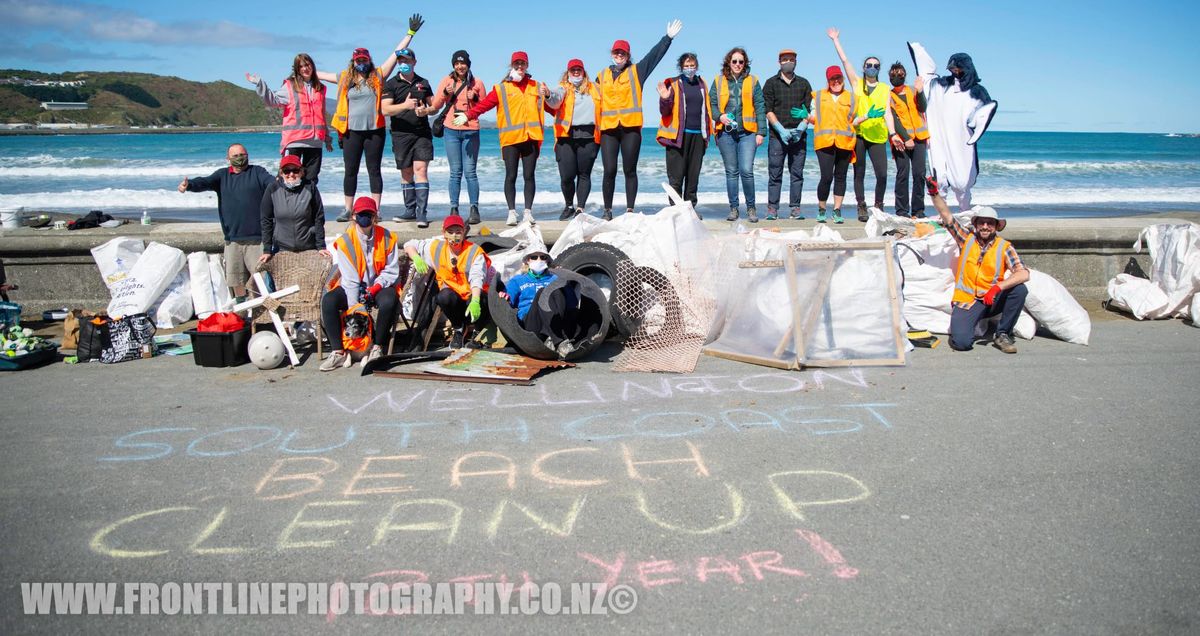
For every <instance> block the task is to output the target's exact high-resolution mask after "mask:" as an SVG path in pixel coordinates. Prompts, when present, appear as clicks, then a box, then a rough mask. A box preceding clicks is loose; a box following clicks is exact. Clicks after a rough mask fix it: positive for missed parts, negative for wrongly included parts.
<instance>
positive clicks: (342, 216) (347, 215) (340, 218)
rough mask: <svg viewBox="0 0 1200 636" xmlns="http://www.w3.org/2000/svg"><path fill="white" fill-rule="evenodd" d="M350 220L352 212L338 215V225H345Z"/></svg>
mask: <svg viewBox="0 0 1200 636" xmlns="http://www.w3.org/2000/svg"><path fill="white" fill-rule="evenodd" d="M349 220H350V210H343V211H342V213H341V214H339V215H337V222H338V223H345V222H346V221H349Z"/></svg>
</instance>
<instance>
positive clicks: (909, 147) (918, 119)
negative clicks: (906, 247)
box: [888, 62, 929, 218]
mask: <svg viewBox="0 0 1200 636" xmlns="http://www.w3.org/2000/svg"><path fill="white" fill-rule="evenodd" d="M906 77H907V71H905V69H904V65H903V64H901V63H900V62H896V63H895V64H892V67H891V68H890V69H888V79H889V80H891V83H892V119H893V120H895V122H896V134H897V135H899V136H900V140H899V141H898V142H897V141H896V140H893V142H892V159H895V160H896V188H895V192H896V214H897V215H899V216H910V215H911V216H913V217H916V218H924V217H925V154H926V149H927V147H928V143H929V127H928V126H926V125H925V92H924V91H916V90H913V87H912V86H908V85H906V84H905V83H904V80H905V78H906ZM917 81H918V82H919V81H921V79H920V78H917ZM909 184H912V200H911V203H910V201H909V194H908V192H909V191H908V188H909Z"/></svg>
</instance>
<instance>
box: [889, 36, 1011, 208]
mask: <svg viewBox="0 0 1200 636" xmlns="http://www.w3.org/2000/svg"><path fill="white" fill-rule="evenodd" d="M908 50H909V51H910V52H911V53H912V58H913V64H914V65H915V66H916V74H917V81H916V84H915V86H914V88H915V89H916V91H917V92H918V93H923V94H924V95H925V98H926V99H927V100H928V102H929V103H928V106H927V108H926V109H925V121H926V125H927V126H929V169H930V170H931V171H932V172H933V176H934V177H935V178H936V179H937V182H938V185H939V187H940V188H941V191H942V192H946V191H947V190H948V191H950V192H953V193H954V196H955V197H956V198H957V199H958V207H959V208H960V209H962V210H969V209H970V208H971V188H972V187H973V186H974V185H975V178H976V177H977V176H978V175H979V153H978V151H977V150H976V143H978V142H979V140H980V138H982V137H983V133H985V132H987V129H988V126H989V125H990V124H991V123H992V117H994V116H995V115H996V108H997V107H998V106H997V104H996V102H995V100H993V99H992V97H991V95H989V94H988V91H987V89H986V88H984V87H983V85H982V84H980V83H979V82H980V81H981V80H980V79H979V74H978V73H976V71H975V63H974V62H973V61H972V60H971V56H970V55H967V54H966V53H955V54H954V55H951V56H950V61H949V62H947V63H946V70H947V71H948V72H949V73H950V75H948V76H946V77H939V76H938V74H937V65H936V64H934V63H933V58H932V57H930V55H929V53H928V52H926V51H925V48H924V47H922V46H921V45H920V44H919V43H917V42H909V43H908Z"/></svg>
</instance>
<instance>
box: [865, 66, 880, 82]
mask: <svg viewBox="0 0 1200 636" xmlns="http://www.w3.org/2000/svg"><path fill="white" fill-rule="evenodd" d="M863 75H866V76H867V77H869V78H871V79H875V78H876V77H879V69H877V68H871V67H867V68H864V69H863Z"/></svg>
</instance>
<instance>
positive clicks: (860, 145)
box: [854, 137, 888, 209]
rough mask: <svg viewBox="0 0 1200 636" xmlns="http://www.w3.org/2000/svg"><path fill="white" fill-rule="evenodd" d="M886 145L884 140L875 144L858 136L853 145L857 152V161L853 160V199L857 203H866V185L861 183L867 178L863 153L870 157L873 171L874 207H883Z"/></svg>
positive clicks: (885, 182)
mask: <svg viewBox="0 0 1200 636" xmlns="http://www.w3.org/2000/svg"><path fill="white" fill-rule="evenodd" d="M887 147H888V143H887V142H886V141H885V142H883V143H881V144H877V143H872V142H870V141H867V140H866V139H863V138H862V137H859V138H858V142H857V145H856V146H855V147H854V151H855V152H856V153H858V161H856V162H854V200H855V201H857V202H858V203H866V198H865V197H864V191H865V190H866V187H865V186H864V184H863V182H864V181H866V178H867V162H865V161H863V157H864V155H865V156H867V157H870V159H871V168H872V169H874V171H875V207H877V208H880V209H882V208H883V193H884V192H885V191H886V190H887V164H888V162H887V152H886V149H887Z"/></svg>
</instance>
